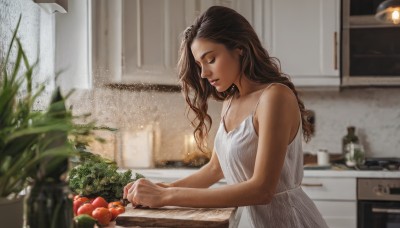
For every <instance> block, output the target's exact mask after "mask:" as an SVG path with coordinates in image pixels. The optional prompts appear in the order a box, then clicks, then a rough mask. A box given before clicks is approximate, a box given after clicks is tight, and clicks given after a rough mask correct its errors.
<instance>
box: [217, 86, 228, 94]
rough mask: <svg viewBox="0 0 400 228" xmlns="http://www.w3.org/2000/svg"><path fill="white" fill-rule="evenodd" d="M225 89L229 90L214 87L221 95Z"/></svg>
mask: <svg viewBox="0 0 400 228" xmlns="http://www.w3.org/2000/svg"><path fill="white" fill-rule="evenodd" d="M227 89H229V88H225V87H221V86H217V87H215V90H217V91H218V92H219V93H223V92H225V91H226V90H227Z"/></svg>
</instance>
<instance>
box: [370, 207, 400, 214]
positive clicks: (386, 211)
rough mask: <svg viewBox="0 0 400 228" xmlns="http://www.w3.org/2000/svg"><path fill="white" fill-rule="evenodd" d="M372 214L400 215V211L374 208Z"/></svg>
mask: <svg viewBox="0 0 400 228" xmlns="http://www.w3.org/2000/svg"><path fill="white" fill-rule="evenodd" d="M372 212H376V213H386V214H400V209H395V208H376V207H373V208H372Z"/></svg>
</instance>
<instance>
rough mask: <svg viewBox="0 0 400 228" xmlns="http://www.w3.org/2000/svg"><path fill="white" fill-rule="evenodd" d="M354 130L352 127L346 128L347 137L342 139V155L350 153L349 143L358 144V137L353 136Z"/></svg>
mask: <svg viewBox="0 0 400 228" xmlns="http://www.w3.org/2000/svg"><path fill="white" fill-rule="evenodd" d="M355 132H356V128H355V127H354V126H348V127H347V135H345V136H343V138H342V154H343V155H346V154H347V153H349V152H350V145H351V143H355V144H359V143H360V142H359V139H358V136H357V135H356V134H355Z"/></svg>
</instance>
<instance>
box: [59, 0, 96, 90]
mask: <svg viewBox="0 0 400 228" xmlns="http://www.w3.org/2000/svg"><path fill="white" fill-rule="evenodd" d="M90 2H91V1H89V0H85V1H82V0H69V1H68V13H65V14H56V55H55V69H56V72H59V71H62V74H61V75H60V77H59V78H58V81H57V84H58V85H60V86H61V87H62V88H63V90H70V89H72V88H80V89H88V88H90V87H91V71H90V69H91V63H90V62H91V61H90V59H89V58H90V56H89V53H90V51H91V49H90V41H89V39H90V27H89V20H90V11H89V5H90Z"/></svg>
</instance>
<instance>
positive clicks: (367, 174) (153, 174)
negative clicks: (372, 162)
mask: <svg viewBox="0 0 400 228" xmlns="http://www.w3.org/2000/svg"><path fill="white" fill-rule="evenodd" d="M132 171H133V172H138V173H140V174H143V175H144V176H145V177H147V178H149V179H154V180H164V181H165V180H170V181H173V180H176V179H179V178H182V177H186V176H188V175H190V174H192V173H194V172H196V171H197V169H184V168H180V169H174V168H165V169H132ZM304 177H355V178H400V171H382V170H378V171H370V170H336V169H327V170H304ZM220 183H226V181H225V180H224V179H222V180H221V181H220Z"/></svg>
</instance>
